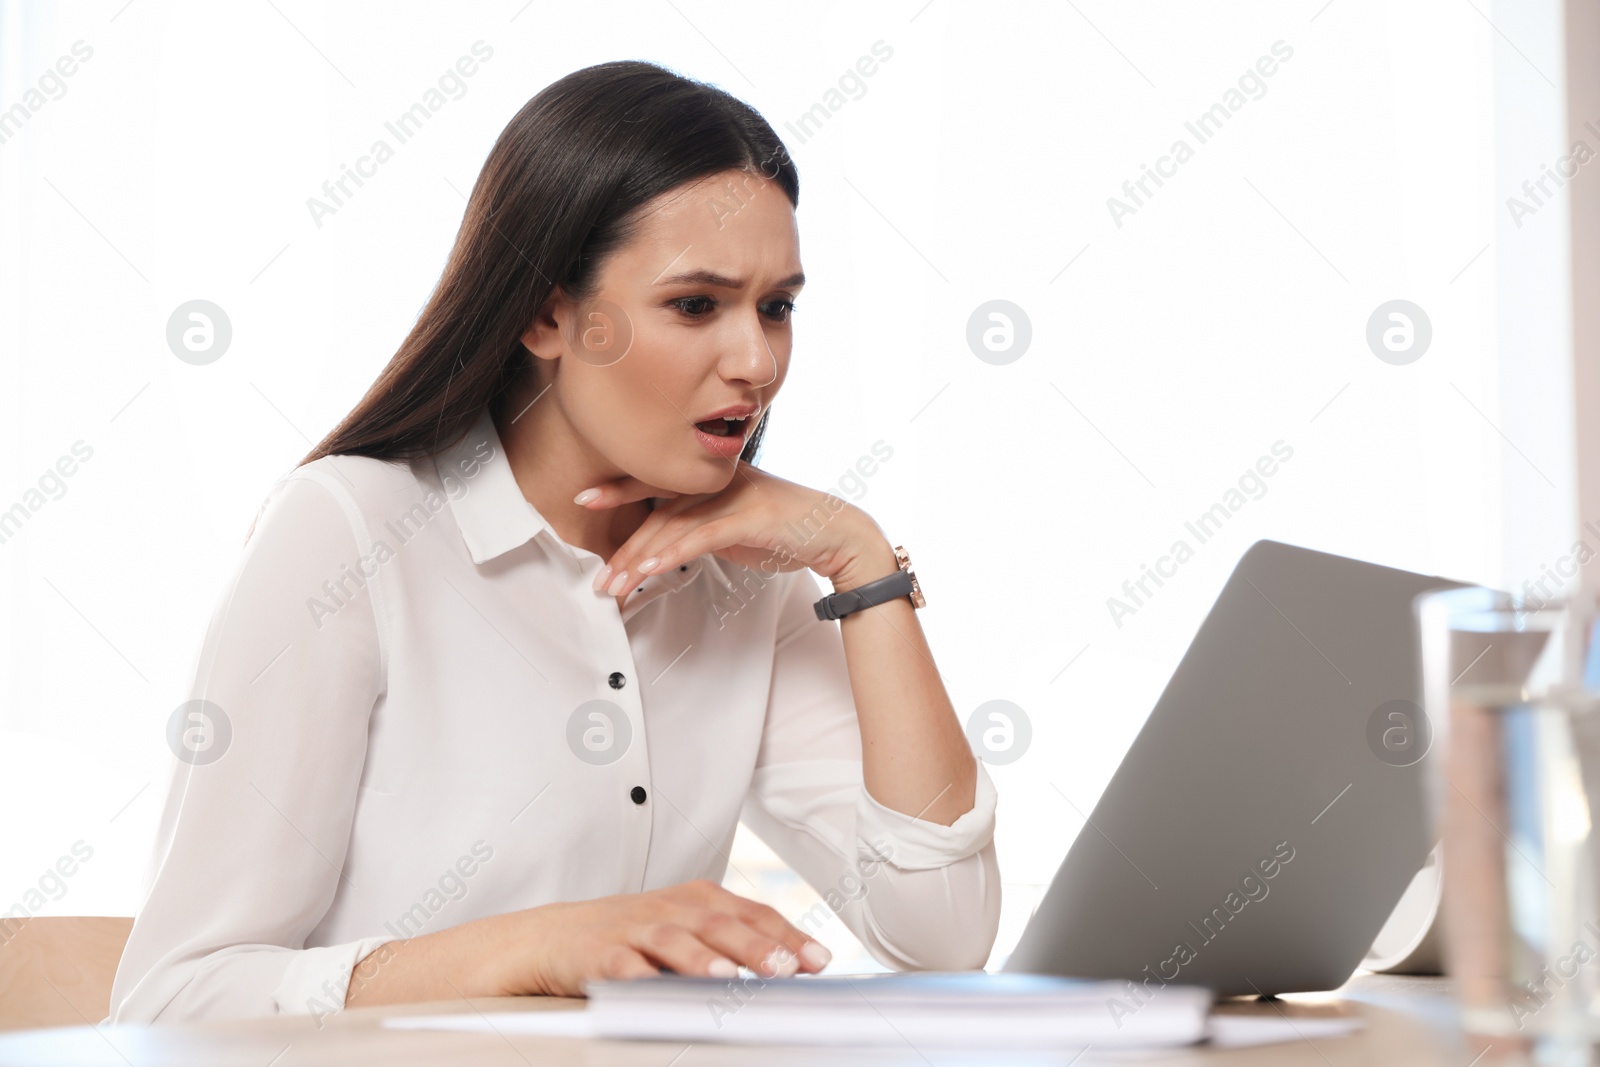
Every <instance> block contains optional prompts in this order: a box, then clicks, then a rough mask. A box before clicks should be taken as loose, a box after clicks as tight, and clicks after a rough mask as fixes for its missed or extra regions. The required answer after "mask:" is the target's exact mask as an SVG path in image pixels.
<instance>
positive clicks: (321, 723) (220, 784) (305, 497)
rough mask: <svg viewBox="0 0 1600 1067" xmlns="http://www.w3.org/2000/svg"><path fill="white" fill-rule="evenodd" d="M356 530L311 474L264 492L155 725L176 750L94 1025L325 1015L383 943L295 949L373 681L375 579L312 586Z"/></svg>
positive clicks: (346, 561)
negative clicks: (169, 708) (106, 1000)
mask: <svg viewBox="0 0 1600 1067" xmlns="http://www.w3.org/2000/svg"><path fill="white" fill-rule="evenodd" d="M356 529H360V530H363V531H364V530H365V527H364V525H363V524H362V520H361V517H360V514H359V511H358V510H357V508H356V504H355V501H354V500H353V498H352V497H351V496H350V495H349V493H348V492H347V491H346V490H345V489H344V488H343V486H342V484H341V483H340V482H339V481H338V480H337V479H336V478H334V477H332V476H330V474H329V473H328V471H327V470H326V469H317V468H315V467H311V466H306V467H301V468H298V469H297V470H296V471H295V472H293V473H292V474H291V475H289V476H288V477H286V478H285V479H284V480H282V481H280V482H278V483H277V484H276V485H274V486H273V488H272V490H271V492H270V493H269V494H268V496H267V499H266V502H265V503H263V505H262V508H261V511H260V512H259V513H258V515H257V521H256V524H255V526H254V528H253V530H252V532H251V535H250V537H249V540H248V541H247V543H246V546H245V549H244V554H243V559H242V561H241V563H240V564H239V566H238V567H237V568H236V569H235V571H234V574H233V576H232V579H231V580H230V583H229V585H228V587H227V588H226V589H225V590H224V591H223V593H222V595H221V596H220V597H219V599H218V601H217V606H216V609H215V610H214V612H213V613H212V616H211V620H210V623H209V626H208V628H207V631H206V634H205V639H204V642H203V644H202V647H201V650H200V654H199V657H198V660H197V662H196V665H195V669H194V673H193V682H192V685H191V686H190V689H189V692H188V695H187V701H188V702H187V703H185V705H184V706H183V708H182V709H181V713H180V714H178V715H177V716H176V718H178V720H179V722H178V723H177V726H176V727H174V728H169V730H168V739H169V744H171V745H172V746H173V751H174V754H175V756H176V755H177V754H178V753H180V752H181V753H184V756H183V757H182V758H176V759H174V760H173V763H172V770H171V777H170V779H169V783H168V787H167V794H166V802H165V808H164V810H163V812H162V815H161V820H160V824H159V828H158V831H157V840H156V846H155V852H154V856H153V859H152V862H151V866H150V869H149V872H148V874H147V875H146V880H145V892H146V896H145V899H144V902H143V905H142V906H141V907H140V909H139V912H138V915H137V917H136V918H135V920H134V924H133V931H132V934H131V936H130V937H129V939H128V943H127V948H126V950H125V951H124V952H123V955H122V961H121V964H120V965H119V967H118V969H117V974H116V978H115V981H114V983H113V986H112V991H111V1016H110V1019H109V1020H108V1021H110V1022H114V1023H121V1022H150V1021H154V1020H157V1019H160V1020H180V1019H199V1018H207V1017H220V1016H260V1015H273V1014H280V1013H281V1014H320V1013H327V1012H332V1011H336V1010H338V1009H340V1008H342V1007H343V1005H344V997H345V992H346V989H347V986H348V982H349V976H350V971H351V969H352V968H353V966H354V965H355V964H356V963H357V962H359V961H360V960H361V959H362V958H363V957H365V956H366V955H367V954H368V953H369V952H371V951H373V950H374V949H376V948H377V947H378V946H380V945H382V944H384V943H385V942H387V941H391V940H393V938H392V937H370V938H365V939H363V940H360V941H351V942H348V943H345V944H339V945H328V946H321V947H313V948H307V947H305V942H306V939H307V937H308V935H309V934H310V933H311V932H312V931H313V930H314V929H315V928H316V926H317V925H318V923H319V922H320V921H321V920H322V918H323V916H324V914H325V913H326V912H327V910H328V907H329V905H330V903H331V902H332V901H333V898H334V891H335V889H336V888H337V887H338V884H339V879H340V878H341V877H342V874H341V869H342V867H343V863H344V859H345V849H346V845H347V843H348V840H349V835H350V828H351V822H352V818H353V813H354V808H355V802H356V796H357V787H358V783H359V781H360V779H361V772H362V767H363V764H364V760H365V753H366V742H367V722H368V718H369V716H370V714H371V712H372V709H373V705H374V703H375V702H376V700H377V699H378V697H379V696H380V695H381V692H382V689H383V679H384V677H385V670H384V667H385V664H384V656H383V650H382V641H381V637H380V633H379V629H378V626H377V622H376V620H377V618H378V617H379V615H380V614H381V613H380V612H376V611H374V608H373V604H372V600H371V596H372V590H373V589H374V588H375V583H370V582H369V583H366V585H365V586H364V587H362V588H360V589H359V590H357V589H356V586H357V583H356V582H354V581H350V580H348V579H346V580H345V581H344V582H343V589H344V592H343V593H341V596H340V597H339V598H331V597H330V596H329V594H328V593H327V591H326V590H325V589H324V587H323V583H324V582H332V583H334V587H335V589H338V587H339V585H340V580H341V577H344V576H345V574H346V572H347V571H349V570H350V568H351V567H352V566H353V565H355V564H356V563H357V560H358V559H359V554H358V552H357V541H356V538H355V534H354V532H353V531H354V530H356ZM351 593H353V594H354V595H353V597H352V596H350V595H349V594H351ZM311 598H317V600H319V601H320V602H321V603H322V605H323V608H324V609H326V610H320V611H313V610H312V609H313V606H314V605H313V603H312V599H311ZM340 600H343V603H342V605H340V606H338V607H337V608H335V607H334V605H336V604H338V603H339V601H340ZM200 701H206V702H209V703H207V704H200V703H198V702H200Z"/></svg>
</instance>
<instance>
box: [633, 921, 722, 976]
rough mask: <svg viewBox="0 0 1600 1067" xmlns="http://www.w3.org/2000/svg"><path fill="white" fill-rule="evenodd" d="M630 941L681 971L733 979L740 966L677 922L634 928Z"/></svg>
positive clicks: (660, 962)
mask: <svg viewBox="0 0 1600 1067" xmlns="http://www.w3.org/2000/svg"><path fill="white" fill-rule="evenodd" d="M629 944H630V945H631V946H632V947H633V948H634V949H636V950H637V951H638V952H640V953H642V954H644V955H645V956H647V957H649V958H650V959H652V960H655V961H656V962H657V963H658V964H660V965H661V966H663V967H670V968H671V969H672V970H674V971H677V972H678V973H679V974H695V975H710V976H711V977H713V978H733V977H735V976H737V975H738V973H739V967H738V965H737V964H735V963H734V962H733V960H731V959H729V958H728V957H727V956H725V955H723V954H722V953H721V952H720V951H717V950H716V949H714V948H713V947H712V946H710V945H708V944H707V943H706V942H705V941H704V940H703V939H701V938H700V937H698V936H696V934H695V933H693V932H691V931H690V929H689V928H688V927H687V926H686V925H684V924H681V923H677V922H670V921H668V922H655V923H645V924H642V925H640V926H637V927H634V928H633V931H632V934H631V936H630V937H629Z"/></svg>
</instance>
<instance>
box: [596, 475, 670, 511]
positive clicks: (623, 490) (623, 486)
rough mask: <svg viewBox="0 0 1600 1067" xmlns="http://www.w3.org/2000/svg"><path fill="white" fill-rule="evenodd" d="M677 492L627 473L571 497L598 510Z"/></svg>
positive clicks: (668, 495) (667, 495)
mask: <svg viewBox="0 0 1600 1067" xmlns="http://www.w3.org/2000/svg"><path fill="white" fill-rule="evenodd" d="M677 495H678V494H677V493H676V492H674V491H673V490H671V489H661V488H658V487H657V486H654V485H651V484H649V483H648V482H643V481H640V480H639V479H638V478H635V477H633V476H632V475H629V476H627V477H625V478H618V479H616V480H615V481H611V482H605V483H603V484H601V485H597V486H594V487H593V488H591V489H585V490H584V491H583V492H581V493H579V494H578V495H577V496H575V497H573V498H572V502H573V503H575V504H582V505H583V506H584V507H587V508H590V509H593V510H599V509H601V508H614V507H617V506H619V505H621V504H631V503H633V502H634V501H635V500H644V499H645V498H646V497H652V496H655V497H675V496H677Z"/></svg>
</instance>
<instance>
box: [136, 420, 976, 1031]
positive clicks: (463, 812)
mask: <svg viewBox="0 0 1600 1067" xmlns="http://www.w3.org/2000/svg"><path fill="white" fill-rule="evenodd" d="M602 562H604V561H603V560H602V559H601V558H600V557H599V556H597V555H595V554H594V553H592V552H589V551H587V550H585V549H582V548H577V547H574V546H572V545H568V544H566V543H565V542H563V541H562V540H561V539H560V538H559V537H557V536H556V534H555V532H554V531H553V530H552V529H551V528H550V526H549V524H548V523H546V522H545V520H544V519H543V518H542V517H541V516H540V515H539V513H538V512H537V511H536V510H535V509H534V507H533V506H532V505H531V504H530V503H529V502H528V501H527V499H526V498H524V497H523V495H522V492H521V489H520V488H519V487H518V485H517V482H516V480H515V478H514V477H513V475H512V470H511V466H510V463H509V462H508V461H507V459H506V456H505V453H504V450H503V448H502V445H501V441H500V438H499V435H498V434H497V432H496V430H495V426H494V423H493V420H492V419H491V418H490V416H489V412H488V409H487V408H485V409H484V410H483V411H482V413H481V414H480V415H479V417H478V419H477V420H476V422H475V423H474V425H473V428H472V430H471V432H469V433H468V434H467V436H466V437H465V438H464V439H463V440H462V441H461V442H460V443H459V444H457V445H456V446H454V447H452V448H450V449H448V450H447V451H445V452H443V453H441V454H439V455H438V456H435V457H433V458H431V459H425V460H413V461H409V462H408V461H398V460H395V461H385V460H376V459H372V458H369V457H361V456H331V457H325V458H323V459H319V460H317V461H315V462H312V463H309V464H306V465H304V466H301V467H298V468H296V469H295V470H294V471H292V472H291V473H290V474H288V475H286V476H285V477H284V478H283V479H281V480H280V481H279V482H278V483H276V484H275V485H274V486H273V487H272V489H271V491H270V492H269V493H268V495H267V498H266V500H265V502H264V503H263V505H262V508H261V510H260V512H259V513H258V515H257V521H256V524H255V526H254V528H253V531H252V533H251V535H250V538H249V540H248V542H247V544H246V546H245V550H244V553H243V556H242V559H241V562H240V564H239V566H238V568H237V569H236V571H235V572H234V575H233V577H232V579H231V581H230V583H229V585H228V588H227V589H226V590H225V591H224V593H223V595H222V596H221V597H220V598H219V600H218V602H217V607H216V609H215V611H214V613H213V614H212V617H211V621H210V625H209V628H208V630H207V633H206V636H205V640H204V642H203V645H202V648H201V650H200V654H199V657H198V661H197V663H196V665H195V670H194V676H193V677H194V682H193V685H192V687H191V689H190V691H189V701H188V702H187V703H185V704H184V705H183V706H182V707H180V708H179V709H178V710H177V711H175V712H174V714H173V717H172V722H171V723H169V729H168V739H169V742H170V743H171V744H172V745H173V750H174V753H175V754H176V755H177V756H178V758H177V759H175V760H174V763H173V774H172V778H171V783H170V786H169V788H168V791H167V796H166V806H165V809H164V811H163V814H162V817H161V823H160V827H159V830H158V835H157V841H156V847H155V852H154V857H153V861H152V864H151V868H150V872H149V875H148V876H147V879H146V882H145V887H146V892H147V895H146V898H145V900H144V903H143V905H142V907H141V908H140V910H139V913H138V916H137V918H136V920H135V922H134V925H133V932H132V936H131V937H130V939H129V941H128V944H127V949H126V951H125V952H124V953H123V956H122V961H121V964H120V966H119V968H118V970H117V974H116V980H115V983H114V985H113V988H112V993H111V1015H110V1018H109V1020H108V1021H111V1022H140V1021H152V1020H156V1019H162V1020H170V1019H193V1018H203V1017H221V1016H249V1015H270V1014H275V1013H294V1014H320V1013H326V1012H330V1011H335V1010H338V1008H339V1007H341V1006H342V1005H343V1003H344V996H345V991H346V988H347V985H348V982H349V976H350V971H351V968H352V967H353V966H354V965H355V964H356V963H357V962H358V961H360V960H361V959H362V958H364V957H365V956H366V955H367V954H368V953H370V952H372V951H373V950H374V949H376V948H378V947H379V946H380V945H382V944H384V943H385V942H388V941H392V940H395V939H397V938H401V937H409V936H413V935H416V934H422V933H430V932H432V931H435V930H440V929H444V928H446V927H450V926H454V925H457V924H459V923H463V922H466V921H468V920H472V919H477V918H480V917H484V916H489V915H495V914H499V913H503V912H509V911H515V910H518V909H523V908H531V907H535V906H537V905H541V904H547V903H552V902H556V901H570V900H582V899H589V898H594V897H600V896H607V895H611V894H617V893H638V892H643V891H647V890H652V889H659V888H663V887H666V886H671V885H676V884H678V883H681V882H686V881H690V880H693V879H698V878H705V879H710V880H712V881H717V882H720V881H721V880H722V878H723V876H724V874H725V872H726V869H727V866H728V862H729V861H728V849H729V845H730V843H731V842H732V840H733V836H734V830H735V827H736V824H737V823H738V822H739V821H740V820H741V819H742V820H743V821H744V822H745V824H746V825H747V826H749V827H750V829H751V830H752V831H753V832H754V833H755V834H757V835H758V836H759V837H760V838H761V839H762V840H763V841H765V842H766V843H767V844H768V845H769V846H770V847H771V848H772V849H773V850H774V851H775V852H776V853H777V854H778V855H779V856H781V857H782V858H783V859H784V861H785V862H787V863H788V864H790V865H791V866H792V867H793V868H794V869H795V870H796V871H797V872H798V873H799V874H800V875H801V876H802V877H803V878H805V880H806V881H807V882H809V883H810V884H811V886H812V887H813V888H815V889H816V890H817V891H818V892H819V893H820V894H822V896H823V897H824V900H825V901H827V906H828V907H829V908H832V909H834V910H835V911H836V912H837V913H838V915H839V917H840V918H841V919H842V920H843V922H844V923H845V925H846V926H847V927H848V928H849V929H850V930H851V931H852V932H853V933H854V934H855V935H856V936H857V937H859V938H860V939H861V941H862V942H863V944H864V945H865V946H866V947H867V949H868V950H869V951H870V952H871V953H872V955H873V956H874V957H875V958H876V959H878V960H879V961H881V962H882V963H883V964H884V965H885V966H889V967H893V968H896V969H910V968H936V969H958V968H968V967H981V966H982V965H983V963H984V961H985V959H986V957H987V955H988V952H989V949H990V947H991V945H992V944H993V940H994V936H995V932H996V929H997V926H998V922H999V907H1000V882H999V874H998V869H997V866H996V862H995V854H994V846H993V843H992V836H993V829H994V812H995V791H994V786H993V784H992V783H991V781H990V779H989V777H988V775H987V774H986V773H985V771H984V768H983V765H982V764H981V763H980V764H979V765H978V778H977V796H976V801H975V803H974V805H973V808H972V810H971V811H968V812H967V813H966V814H964V815H962V816H961V817H960V818H959V819H957V820H956V821H955V823H954V824H953V825H950V826H943V825H940V824H938V823H934V822H929V821H926V820H922V819H916V818H913V817H911V816H909V815H905V814H902V813H899V812H896V811H894V810H892V809H889V808H885V807H883V806H882V805H880V804H879V803H878V802H877V801H876V800H874V799H873V798H872V797H871V796H870V795H868V793H867V792H866V789H865V787H864V786H863V784H862V770H861V739H860V734H859V728H858V725H857V722H856V714H855V705H854V700H853V697H852V694H851V690H850V683H849V677H848V674H847V672H846V667H845V657H844V646H843V641H842V638H841V635H840V631H839V623H837V622H822V621H819V620H818V619H817V617H816V615H815V614H814V612H813V610H812V603H813V601H815V600H816V599H817V598H818V597H820V596H821V595H822V594H823V590H822V589H821V588H820V586H819V584H818V580H817V578H816V576H815V575H814V574H813V573H812V572H811V571H810V570H807V569H801V570H797V571H791V572H788V573H784V574H779V575H777V576H776V577H773V578H763V576H762V575H761V574H760V573H759V572H757V571H755V570H753V569H749V568H744V567H738V566H734V565H732V564H730V563H727V562H725V561H722V560H719V559H717V558H716V557H714V556H711V555H709V554H708V555H704V556H701V557H699V558H698V559H695V560H694V561H693V562H691V563H689V564H687V565H686V566H683V567H679V568H676V569H674V570H672V571H669V572H667V573H664V574H660V575H653V576H651V577H650V578H648V579H646V580H645V582H644V583H643V584H642V585H641V586H640V587H639V589H637V590H636V591H635V592H634V593H633V594H632V595H631V596H630V597H629V599H628V600H627V601H626V603H625V605H624V606H623V607H622V608H621V609H620V610H619V609H618V606H617V601H616V599H615V598H614V597H611V596H608V595H606V594H604V593H603V592H602V593H596V592H594V591H593V590H592V589H591V588H590V586H591V581H592V579H593V577H594V574H595V572H596V571H598V570H599V568H600V565H601V563H602ZM202 701H204V702H207V703H201V702H202ZM821 917H822V918H826V916H825V915H824V916H821ZM786 918H788V919H789V920H790V921H791V922H795V923H796V925H799V926H800V927H801V929H803V930H807V932H814V931H815V929H816V927H817V925H818V924H817V923H815V922H813V921H808V920H807V918H806V917H804V916H793V915H790V916H786ZM813 918H815V917H813Z"/></svg>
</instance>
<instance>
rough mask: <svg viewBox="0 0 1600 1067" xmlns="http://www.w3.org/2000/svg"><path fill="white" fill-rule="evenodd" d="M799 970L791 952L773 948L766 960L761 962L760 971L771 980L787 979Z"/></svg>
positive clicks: (798, 964)
mask: <svg viewBox="0 0 1600 1067" xmlns="http://www.w3.org/2000/svg"><path fill="white" fill-rule="evenodd" d="M799 969H800V963H799V961H798V960H796V959H795V955H794V953H793V952H790V951H789V950H788V949H786V948H775V949H773V950H772V952H771V954H769V955H768V956H767V958H766V959H764V960H762V961H761V970H762V971H763V972H764V973H766V974H767V975H769V976H771V977H773V978H788V977H789V976H790V975H792V974H794V973H795V972H796V971H798V970H799Z"/></svg>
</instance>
